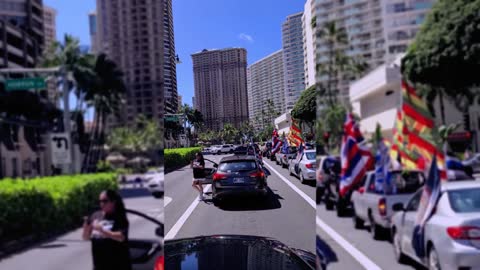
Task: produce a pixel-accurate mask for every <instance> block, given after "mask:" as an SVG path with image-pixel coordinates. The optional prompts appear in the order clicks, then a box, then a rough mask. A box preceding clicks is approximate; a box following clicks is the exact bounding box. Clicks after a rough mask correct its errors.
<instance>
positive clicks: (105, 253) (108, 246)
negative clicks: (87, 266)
mask: <svg viewBox="0 0 480 270" xmlns="http://www.w3.org/2000/svg"><path fill="white" fill-rule="evenodd" d="M99 202H100V208H101V210H100V211H97V212H95V213H94V214H93V215H92V216H90V217H84V223H83V240H91V242H92V258H93V269H94V270H109V269H116V270H131V269H132V267H131V262H130V252H129V248H128V227H129V224H128V219H127V212H126V210H125V204H124V203H123V200H122V197H121V196H120V195H119V194H118V193H117V192H116V191H113V190H105V191H103V192H101V193H100V198H99Z"/></svg>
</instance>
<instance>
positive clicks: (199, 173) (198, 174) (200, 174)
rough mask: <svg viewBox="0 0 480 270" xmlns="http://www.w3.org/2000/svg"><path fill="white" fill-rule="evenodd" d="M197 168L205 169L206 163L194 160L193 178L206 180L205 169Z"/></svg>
mask: <svg viewBox="0 0 480 270" xmlns="http://www.w3.org/2000/svg"><path fill="white" fill-rule="evenodd" d="M195 166H202V167H203V168H205V161H204V160H201V161H198V160H194V161H193V178H195V179H202V178H205V171H204V169H201V168H196V167H195Z"/></svg>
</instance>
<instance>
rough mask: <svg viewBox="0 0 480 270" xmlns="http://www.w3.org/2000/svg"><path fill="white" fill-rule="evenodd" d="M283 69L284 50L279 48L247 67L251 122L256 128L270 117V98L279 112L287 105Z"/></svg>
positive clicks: (268, 120) (269, 120) (270, 120)
mask: <svg viewBox="0 0 480 270" xmlns="http://www.w3.org/2000/svg"><path fill="white" fill-rule="evenodd" d="M283 76H284V71H283V51H282V50H279V51H276V52H274V53H272V54H271V55H269V56H267V57H265V58H262V59H260V60H258V61H257V62H255V63H253V64H251V65H250V66H249V67H248V69H247V91H248V114H249V117H250V123H252V124H253V126H254V127H255V128H256V129H260V128H262V127H263V126H264V125H265V124H266V123H267V122H270V123H269V124H273V120H274V119H275V117H276V116H277V115H274V116H273V118H272V119H266V118H265V117H267V118H268V114H269V113H270V112H269V110H270V109H271V108H269V107H271V106H269V100H270V101H271V103H272V104H273V109H274V110H275V111H276V112H277V113H282V112H283V110H284V106H285V89H284V79H283Z"/></svg>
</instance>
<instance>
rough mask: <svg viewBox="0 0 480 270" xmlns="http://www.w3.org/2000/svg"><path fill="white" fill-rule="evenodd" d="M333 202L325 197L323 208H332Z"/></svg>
mask: <svg viewBox="0 0 480 270" xmlns="http://www.w3.org/2000/svg"><path fill="white" fill-rule="evenodd" d="M333 206H334V205H333V202H332V201H331V200H330V198H326V199H325V208H326V209H327V210H333Z"/></svg>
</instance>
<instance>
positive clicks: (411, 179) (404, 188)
mask: <svg viewBox="0 0 480 270" xmlns="http://www.w3.org/2000/svg"><path fill="white" fill-rule="evenodd" d="M390 182H391V183H392V186H391V188H390V189H389V190H387V193H395V194H409V193H414V192H415V191H417V190H418V189H419V188H420V187H421V186H423V183H424V182H425V179H424V177H423V174H422V173H421V172H405V171H403V172H402V171H395V172H392V173H391V175H390Z"/></svg>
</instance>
